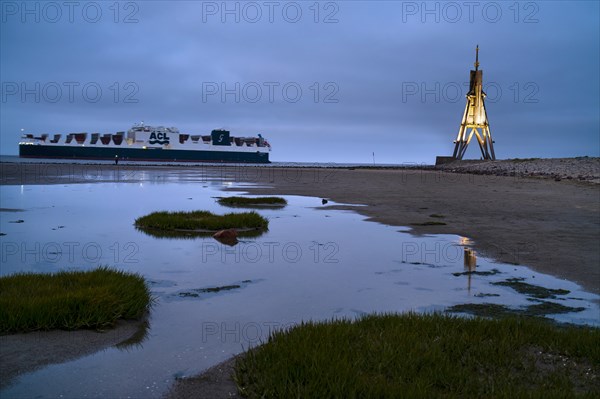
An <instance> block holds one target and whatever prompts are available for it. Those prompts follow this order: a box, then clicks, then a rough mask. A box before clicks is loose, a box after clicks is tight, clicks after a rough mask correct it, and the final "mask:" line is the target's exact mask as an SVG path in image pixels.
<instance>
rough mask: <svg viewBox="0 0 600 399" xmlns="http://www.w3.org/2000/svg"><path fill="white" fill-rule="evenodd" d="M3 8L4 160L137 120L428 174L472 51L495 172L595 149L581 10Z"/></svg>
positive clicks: (450, 124) (593, 67)
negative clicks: (512, 161)
mask: <svg viewBox="0 0 600 399" xmlns="http://www.w3.org/2000/svg"><path fill="white" fill-rule="evenodd" d="M0 4H1V5H2V9H1V11H2V15H1V38H0V45H1V49H0V57H1V67H0V73H1V82H2V98H1V104H0V105H1V115H0V116H1V118H0V120H1V121H0V145H1V150H0V153H2V154H17V152H18V148H17V143H18V141H19V137H20V135H21V129H25V131H26V132H30V133H65V132H76V131H81V132H84V131H85V132H113V131H122V130H126V129H128V128H129V127H130V126H131V124H132V123H134V122H138V121H142V120H143V121H145V122H146V123H148V124H156V125H166V126H177V127H179V129H180V130H182V131H185V132H192V133H201V132H202V133H203V132H208V131H210V130H211V129H213V128H218V127H224V128H228V129H230V130H231V131H232V133H233V134H234V135H240V134H244V135H248V134H252V135H253V134H257V133H262V134H263V135H264V136H265V137H267V139H268V140H269V141H270V142H271V144H272V145H273V152H272V155H271V159H272V160H274V161H296V162H302V161H304V162H315V161H318V162H372V153H373V152H374V153H375V157H376V161H377V162H378V163H404V162H419V163H433V162H434V159H435V156H436V155H443V154H446V155H449V154H451V152H452V150H453V144H452V140H453V139H454V137H455V136H456V133H457V130H458V125H459V123H460V118H461V116H462V112H463V109H464V103H465V98H464V95H465V94H466V86H465V84H466V83H467V81H468V77H469V70H470V69H471V68H473V62H474V57H475V46H476V45H477V44H479V46H480V49H481V51H480V63H481V66H480V68H481V69H482V70H483V77H484V84H485V85H486V86H485V87H486V89H487V93H488V102H487V104H486V105H487V108H488V115H489V118H490V124H491V129H492V134H493V136H494V139H495V140H496V147H495V148H496V154H497V156H498V157H499V158H515V157H568V156H581V155H589V156H598V155H599V152H600V142H599V140H600V139H599V131H600V128H599V126H600V116H599V112H600V111H599V110H600V82H599V73H598V71H599V70H600V63H599V48H600V44H599V37H600V32H599V24H600V23H599V18H600V17H599V6H598V2H594V1H583V2H521V3H514V2H477V1H475V2H428V3H424V2H421V1H419V2H400V1H398V2H394V1H386V2H372V1H369V2H367V1H352V2H346V1H339V2H319V3H316V2H314V1H308V2H285V1H274V2H235V1H228V2H222V1H218V2H200V1H170V2H161V1H133V2H120V3H115V2H113V1H109V2H101V1H97V2H85V1H81V2H75V3H68V2H62V1H57V2H21V1H17V2H12V1H2V2H0ZM425 4H426V5H425ZM298 11H300V12H301V14H298ZM257 12H260V15H259V14H258V13H257ZM57 88H60V92H59V91H58V90H57ZM84 88H85V90H84ZM98 88H99V89H100V90H101V94H99V93H98V91H97V89H98ZM223 88H224V89H226V90H228V91H227V92H226V93H223ZM298 89H300V90H301V94H300V92H299V91H298ZM467 157H470V158H478V157H479V154H478V148H477V146H471V148H469V150H468V151H467Z"/></svg>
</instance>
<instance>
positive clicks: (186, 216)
mask: <svg viewBox="0 0 600 399" xmlns="http://www.w3.org/2000/svg"><path fill="white" fill-rule="evenodd" d="M135 226H136V227H137V228H140V229H154V230H171V231H183V232H186V231H189V232H215V231H218V230H223V229H231V228H236V229H249V230H266V229H267V228H268V226H269V221H268V220H267V219H265V218H264V217H262V216H260V215H259V214H258V213H256V212H242V213H227V214H225V215H215V214H213V213H211V212H208V211H191V212H153V213H151V214H149V215H146V216H142V217H140V218H137V219H136V220H135Z"/></svg>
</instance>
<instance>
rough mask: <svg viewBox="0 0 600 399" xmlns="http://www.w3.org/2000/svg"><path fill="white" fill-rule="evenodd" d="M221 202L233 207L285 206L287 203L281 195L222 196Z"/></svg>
mask: <svg viewBox="0 0 600 399" xmlns="http://www.w3.org/2000/svg"><path fill="white" fill-rule="evenodd" d="M218 202H219V204H221V205H225V206H232V207H283V206H286V205H287V201H286V199H285V198H281V197H254V198H252V197H221V198H219V199H218Z"/></svg>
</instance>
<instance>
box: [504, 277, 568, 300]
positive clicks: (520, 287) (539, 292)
mask: <svg viewBox="0 0 600 399" xmlns="http://www.w3.org/2000/svg"><path fill="white" fill-rule="evenodd" d="M492 284H493V285H501V286H505V287H510V288H512V289H514V290H515V291H517V292H518V293H520V294H524V295H528V296H531V297H534V298H541V299H554V298H556V295H566V294H568V293H570V292H571V291H568V290H563V289H552V288H545V287H541V286H539V285H533V284H529V283H525V282H523V279H522V278H511V279H508V280H506V281H499V282H497V283H492Z"/></svg>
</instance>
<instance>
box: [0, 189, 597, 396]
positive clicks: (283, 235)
mask: <svg viewBox="0 0 600 399" xmlns="http://www.w3.org/2000/svg"><path fill="white" fill-rule="evenodd" d="M226 187H227V188H230V187H231V185H230V184H228V183H224V182H223V181H222V180H220V179H208V180H207V181H206V182H205V183H204V184H197V183H187V182H173V181H170V180H168V179H167V180H164V181H160V182H144V183H96V184H74V185H39V186H1V187H0V194H1V199H2V208H3V209H10V211H3V212H1V213H0V215H1V221H0V232H2V233H5V234H6V235H4V236H2V237H0V243H1V245H2V259H1V267H0V274H2V275H8V274H12V273H15V272H54V271H58V270H63V269H90V268H94V267H96V266H98V265H109V266H114V267H117V268H120V269H124V270H128V271H132V272H138V273H141V274H142V275H143V276H144V277H146V279H147V280H148V281H149V284H150V286H151V288H152V292H153V294H154V295H155V296H156V297H157V299H158V302H157V304H156V306H155V307H154V308H153V309H152V312H151V315H150V319H149V329H148V332H147V338H146V339H145V340H144V341H143V342H142V343H141V344H140V345H137V346H129V347H127V348H126V349H118V348H115V347H113V348H110V349H107V350H104V351H101V352H98V353H95V354H93V355H89V356H86V357H83V358H79V359H77V360H74V361H70V362H67V363H63V364H55V365H50V366H47V367H45V368H43V369H40V370H37V371H34V372H32V373H28V374H24V375H22V376H20V378H18V379H17V380H15V381H14V383H13V384H12V385H11V386H9V387H7V388H6V389H4V390H2V391H1V392H0V394H1V396H2V397H10V398H19V397H39V398H42V397H67V398H68V397H73V398H82V397H110V398H113V397H160V396H161V395H162V394H163V393H164V392H165V391H166V390H168V388H169V387H170V385H171V384H172V383H173V381H174V379H175V378H177V377H185V376H191V375H194V374H197V373H199V372H201V371H202V370H205V369H207V368H208V367H210V366H213V365H215V364H217V363H219V362H221V361H223V360H225V359H227V358H229V357H230V356H232V355H234V354H237V353H240V352H242V351H243V350H244V349H245V348H248V347H249V346H252V345H256V344H258V343H259V342H260V341H261V340H264V339H265V338H266V337H267V336H268V335H269V333H270V331H272V330H273V329H279V328H287V327H290V326H293V325H294V324H296V323H299V322H301V321H302V320H309V319H310V320H327V319H332V318H341V317H346V318H354V317H357V316H359V315H362V314H365V313H371V312H404V311H411V310H412V311H416V312H431V311H444V310H445V309H446V308H447V307H449V306H452V305H457V304H464V303H475V304H478V303H479V304H481V303H493V304H503V305H507V306H511V307H524V306H528V305H531V304H532V303H539V301H541V300H540V299H539V298H537V299H536V298H535V297H532V296H530V295H526V294H523V293H519V292H517V290H515V289H514V287H511V286H509V285H503V284H494V283H502V282H505V281H507V280H508V279H511V278H523V280H522V281H523V282H526V283H529V284H534V285H537V286H542V287H546V288H552V289H564V290H568V291H569V293H568V294H562V295H556V296H555V297H553V298H546V299H543V301H548V302H553V303H560V304H562V305H565V306H570V307H581V308H583V310H581V311H578V312H572V313H566V314H561V315H554V316H552V315H551V316H552V317H553V318H555V319H557V320H560V321H567V322H571V323H578V324H591V325H599V324H600V320H599V319H600V317H599V314H600V309H599V306H598V296H597V295H594V294H591V293H587V292H584V291H582V290H581V288H580V287H578V286H577V285H576V284H574V283H572V282H569V281H565V280H560V279H557V278H555V277H552V276H548V275H543V274H540V273H536V272H533V271H531V270H530V269H528V268H526V267H523V266H515V265H508V264H501V263H494V262H492V261H490V260H489V259H486V258H484V257H482V256H477V257H476V260H473V259H472V257H471V255H469V256H468V257H469V259H468V260H467V262H465V259H464V257H465V251H464V248H465V247H468V246H469V244H470V242H469V240H468V239H466V238H464V237H459V236H453V235H442V236H424V237H413V236H412V235H410V234H408V233H406V232H401V231H399V230H402V229H399V228H397V227H390V226H385V225H381V224H377V223H373V222H367V221H365V220H364V217H362V216H360V215H358V214H356V213H354V212H351V211H339V210H333V209H329V206H330V205H335V204H333V203H331V202H330V203H328V204H327V205H326V206H323V205H322V204H321V200H320V199H319V198H311V197H295V196H286V197H285V198H286V199H287V200H288V203H289V204H288V205H287V206H286V207H285V208H283V209H260V210H258V212H259V213H260V214H262V215H263V216H265V217H267V218H268V219H269V221H270V224H269V231H268V232H266V233H265V234H263V235H261V236H259V237H256V238H242V239H241V241H240V243H239V244H238V245H236V246H233V247H231V246H227V245H223V244H220V243H219V242H217V241H215V240H214V239H213V238H211V237H204V238H193V239H166V238H154V237H152V236H149V235H147V234H145V233H143V232H141V231H139V230H137V229H136V228H135V227H134V226H133V222H134V220H135V219H136V218H137V217H139V216H142V215H145V214H148V213H150V212H153V211H158V210H170V211H174V210H197V209H206V210H210V211H212V212H215V213H226V212H238V211H241V210H240V209H239V208H238V209H232V208H227V207H224V206H221V205H219V204H218V203H217V202H216V199H215V198H214V197H219V196H227V195H239V194H240V193H239V192H223V191H222V188H226ZM238 187H239V185H238ZM239 188H240V190H243V188H242V187H239ZM315 208H316V209H315ZM19 221H21V222H19ZM17 222H18V223H17ZM465 263H468V264H470V265H471V266H470V269H471V270H473V269H472V268H473V265H474V264H476V269H475V270H476V271H477V272H478V273H476V274H474V273H464V272H465V270H466V271H468V270H469V266H465ZM465 268H466V269H465ZM494 270H496V271H494ZM486 272H488V273H486ZM536 301H537V302H536ZM551 316H549V317H551Z"/></svg>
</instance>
